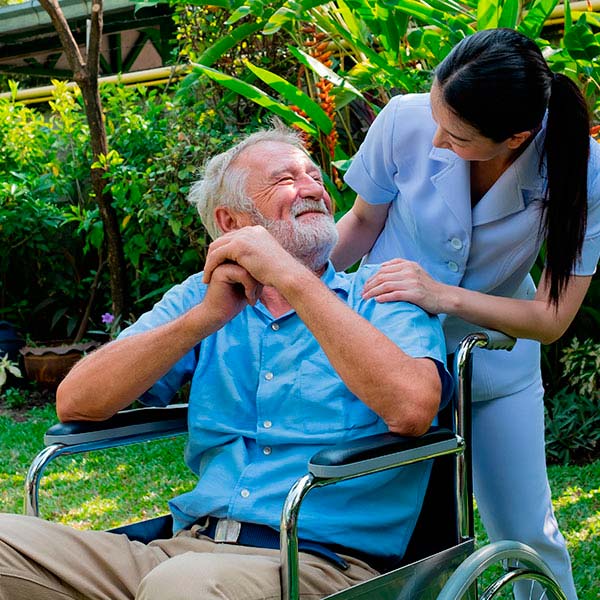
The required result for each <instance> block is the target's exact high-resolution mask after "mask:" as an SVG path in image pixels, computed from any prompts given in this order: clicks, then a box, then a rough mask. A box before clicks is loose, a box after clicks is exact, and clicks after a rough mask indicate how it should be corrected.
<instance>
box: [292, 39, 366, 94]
mask: <svg viewBox="0 0 600 600" xmlns="http://www.w3.org/2000/svg"><path fill="white" fill-rule="evenodd" d="M288 50H289V51H290V52H291V53H292V54H293V56H294V57H295V58H296V59H297V60H298V61H300V62H301V63H302V64H303V65H304V66H305V67H307V68H308V69H310V70H311V71H313V72H314V73H316V74H317V75H318V76H319V77H322V78H323V79H326V80H327V81H330V82H331V83H333V85H334V86H336V87H337V88H343V89H344V90H346V91H348V92H350V93H352V94H354V95H355V96H357V97H358V98H363V100H364V97H363V95H362V93H361V92H360V90H357V89H356V88H355V87H354V86H353V85H352V84H351V83H350V82H349V81H347V80H346V79H344V78H343V77H340V76H339V75H338V74H337V73H335V72H334V71H332V70H331V69H330V68H329V67H326V66H325V65H324V64H323V63H322V62H320V61H318V60H317V59H316V58H315V57H314V56H311V55H310V54H307V53H306V52H304V51H303V50H300V48H294V47H293V46H288Z"/></svg>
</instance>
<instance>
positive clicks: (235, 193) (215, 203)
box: [188, 123, 306, 239]
mask: <svg viewBox="0 0 600 600" xmlns="http://www.w3.org/2000/svg"><path fill="white" fill-rule="evenodd" d="M263 142H278V143H282V144H289V145H290V146H294V147H296V148H300V149H301V150H302V151H303V152H306V149H305V148H304V145H303V143H302V139H301V137H300V134H299V133H296V132H295V131H293V130H292V129H290V128H289V127H286V126H285V125H283V124H281V123H276V124H275V126H274V127H273V128H272V129H264V130H261V131H256V132H255V133H252V134H250V135H248V136H246V137H245V138H242V140H241V141H239V142H238V143H237V144H236V145H235V146H233V148H230V149H229V150H227V151H226V152H222V153H221V154H217V155H216V156H213V157H212V158H211V159H210V160H209V161H208V162H207V163H206V164H205V165H204V169H203V174H202V178H201V179H199V180H198V181H196V183H194V184H193V185H192V187H191V189H190V193H189V195H188V200H189V202H191V203H192V204H194V205H195V206H196V210H197V211H198V213H199V214H200V218H201V219H202V223H203V224H204V227H206V230H207V231H208V233H209V235H210V237H211V238H212V239H216V238H218V237H219V236H220V235H221V234H222V231H221V230H220V229H219V227H218V225H217V223H216V222H215V209H216V208H218V207H219V206H224V207H227V208H232V209H235V210H239V211H242V212H248V213H252V211H253V209H254V202H253V201H252V199H250V198H248V196H247V194H246V182H247V177H248V174H249V173H248V170H247V169H245V168H243V167H242V166H239V165H236V164H235V163H236V161H237V159H238V158H239V157H240V155H241V154H242V153H243V152H244V151H245V150H247V149H248V148H250V147H251V146H254V145H256V144H261V143H263Z"/></svg>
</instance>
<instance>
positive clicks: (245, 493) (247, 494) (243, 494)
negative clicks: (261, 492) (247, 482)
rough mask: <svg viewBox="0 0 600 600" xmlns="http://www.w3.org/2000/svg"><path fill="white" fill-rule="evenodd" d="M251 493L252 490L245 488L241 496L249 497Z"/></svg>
mask: <svg viewBox="0 0 600 600" xmlns="http://www.w3.org/2000/svg"><path fill="white" fill-rule="evenodd" d="M249 495H250V491H249V490H246V489H243V490H242V491H241V492H240V496H241V497H242V498H247V497H248V496H249Z"/></svg>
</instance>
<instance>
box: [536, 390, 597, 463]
mask: <svg viewBox="0 0 600 600" xmlns="http://www.w3.org/2000/svg"><path fill="white" fill-rule="evenodd" d="M545 408H546V456H547V457H548V460H549V461H550V462H555V463H559V464H565V465H566V464H569V463H570V462H572V461H573V460H575V459H577V460H583V459H585V458H586V457H590V456H595V455H597V451H598V448H599V445H598V444H599V441H600V410H599V408H600V407H599V403H598V401H597V400H596V401H594V400H592V399H591V398H587V397H581V396H579V395H578V394H577V393H576V392H573V391H571V390H569V389H568V388H564V389H562V390H560V391H559V392H558V393H557V394H555V395H554V396H552V397H550V398H547V399H546V401H545Z"/></svg>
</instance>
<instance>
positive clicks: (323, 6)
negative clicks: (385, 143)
mask: <svg viewBox="0 0 600 600" xmlns="http://www.w3.org/2000/svg"><path fill="white" fill-rule="evenodd" d="M188 4H189V3H186V5H188ZM193 4H195V5H198V6H199V7H200V8H198V10H199V11H204V10H206V6H207V5H209V4H210V6H211V9H210V10H211V11H212V14H214V13H215V11H216V10H217V9H216V8H215V6H218V7H219V8H220V10H221V12H222V13H225V14H226V15H227V17H226V19H223V18H221V21H222V23H223V25H224V27H225V29H224V33H223V34H222V35H221V37H220V38H219V39H217V40H216V42H214V43H213V44H212V45H209V46H208V47H206V46H201V47H200V49H199V50H198V49H197V48H195V49H194V50H192V51H188V52H187V54H188V56H189V57H190V59H191V60H192V61H193V62H194V63H195V64H196V69H195V71H194V72H193V73H192V74H191V75H190V76H188V80H187V82H186V84H187V85H193V84H194V82H195V81H197V80H198V79H199V78H200V77H201V75H205V76H208V77H210V78H211V79H213V80H214V81H216V82H218V83H219V84H221V85H223V86H224V87H226V88H228V89H229V90H231V91H232V92H233V93H234V94H236V95H238V96H242V97H244V98H245V99H247V100H251V101H252V102H255V103H256V104H258V105H259V106H260V107H261V109H262V110H263V111H265V112H267V113H272V114H276V115H277V116H279V117H280V118H282V119H284V120H285V121H286V122H287V123H288V124H290V125H292V126H293V127H296V128H299V129H300V130H301V131H303V132H304V134H305V136H306V138H307V142H308V143H307V145H308V146H309V148H310V150H311V151H312V152H313V154H314V155H315V158H316V159H317V160H318V162H319V163H320V164H321V166H322V167H323V168H324V170H325V173H326V174H327V175H328V183H329V191H330V192H331V194H332V196H333V197H334V198H335V200H336V201H337V208H338V212H339V213H343V212H344V211H345V210H347V208H348V207H349V206H350V205H351V202H352V200H353V193H352V192H351V191H350V190H348V189H347V188H345V186H344V185H343V183H342V181H341V179H340V177H339V174H338V171H339V170H341V171H343V170H344V169H345V167H346V165H347V161H348V158H349V157H351V156H352V155H353V154H354V152H355V150H356V148H357V145H358V143H360V141H361V139H362V137H363V135H364V133H365V131H366V129H367V128H368V126H369V125H370V123H371V122H372V120H373V119H374V117H375V115H376V113H377V112H378V110H379V109H380V107H381V106H383V105H384V104H385V103H386V102H387V101H388V100H389V98H390V96H391V95H394V94H396V93H410V92H420V91H424V90H426V89H427V88H428V87H429V85H430V82H431V76H432V71H433V69H434V68H435V66H436V65H437V64H438V63H439V62H440V61H441V60H442V59H443V58H444V57H445V56H446V54H447V53H448V52H449V51H450V49H451V48H452V47H453V46H454V45H455V44H456V43H457V42H458V41H459V40H460V39H462V38H463V37H464V36H466V35H468V34H470V33H473V32H474V31H476V30H477V29H485V28H490V27H512V28H518V29H519V30H521V31H522V32H523V33H525V34H527V35H529V36H530V37H533V38H538V37H539V36H540V33H541V31H542V27H543V25H544V22H545V20H546V19H547V17H548V16H549V15H550V14H551V12H552V10H553V9H554V8H555V6H556V4H557V0H534V1H533V2H530V3H529V4H527V7H526V9H524V8H523V5H522V4H521V3H520V2H519V1H518V0H506V1H500V0H480V1H479V2H476V1H474V0H471V1H469V0H466V1H463V2H459V1H457V0H429V1H422V0H398V1H397V2H394V3H393V4H391V3H389V2H385V1H383V0H375V1H373V2H366V1H365V0H328V1H325V0H284V1H281V0H279V1H276V2H270V1H269V2H267V1H266V0H246V1H244V0H241V1H240V0H221V1H220V2H210V3H209V2H208V0H206V1H204V0H195V2H193ZM584 18H585V17H584V16H583V17H581V19H584ZM581 19H580V21H581ZM580 21H578V23H577V27H578V28H579V29H581V28H585V27H586V25H585V23H583V21H582V24H581V25H580ZM579 29H578V30H577V32H575V34H574V35H573V36H572V37H573V39H575V38H576V39H580V38H582V36H583V33H582V32H583V29H582V31H579ZM586 31H587V30H586ZM186 35H187V36H188V37H189V32H184V33H183V34H182V37H183V38H185V37H186ZM273 35H280V36H281V37H282V39H287V40H288V41H289V43H288V46H287V56H288V57H289V59H290V60H291V61H292V62H291V68H290V62H289V61H288V62H286V61H285V60H283V59H282V58H281V56H279V58H278V60H277V61H276V62H272V63H270V64H269V61H268V60H265V58H264V57H262V60H261V61H259V62H258V64H257V60H255V57H254V55H253V54H252V53H250V52H246V53H244V52H243V51H238V53H237V54H233V55H232V52H233V49H234V48H236V47H237V48H238V49H239V48H242V49H243V47H244V45H251V43H252V42H251V40H255V39H256V38H260V39H264V38H266V37H269V36H273ZM588 42H589V41H588ZM582 43H583V42H582ZM540 44H541V45H543V46H547V45H548V42H545V41H543V40H540ZM188 45H189V44H188ZM574 47H575V42H573V43H571V44H570V45H568V46H565V47H563V48H560V49H554V50H555V56H554V64H556V65H560V64H563V63H560V62H559V59H560V57H561V56H562V57H563V59H562V60H563V61H564V64H566V63H567V62H568V63H569V64H570V62H569V61H572V60H573V57H572V56H571V54H569V48H571V49H572V48H574ZM563 55H564V56H563ZM232 56H233V57H234V59H235V61H236V62H234V65H235V67H236V69H237V70H236V69H232V65H231V59H232ZM223 64H226V65H227V68H224V67H223ZM282 65H283V66H284V69H281V66H282ZM575 74H577V73H575ZM186 84H184V86H183V87H182V93H185V89H186ZM226 98H227V99H229V97H227V96H226Z"/></svg>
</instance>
